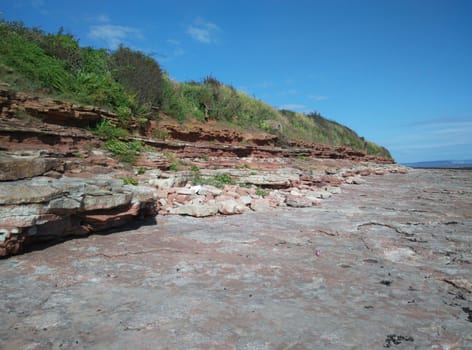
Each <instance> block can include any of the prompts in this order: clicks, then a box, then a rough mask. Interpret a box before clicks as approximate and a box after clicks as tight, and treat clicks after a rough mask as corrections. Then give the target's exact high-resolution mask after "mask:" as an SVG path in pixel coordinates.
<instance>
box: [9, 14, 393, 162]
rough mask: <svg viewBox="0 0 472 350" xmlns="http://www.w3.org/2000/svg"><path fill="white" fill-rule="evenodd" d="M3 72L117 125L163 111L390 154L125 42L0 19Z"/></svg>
mask: <svg viewBox="0 0 472 350" xmlns="http://www.w3.org/2000/svg"><path fill="white" fill-rule="evenodd" d="M0 47H2V50H0V77H1V80H3V82H6V83H8V84H9V85H10V87H11V88H13V89H16V90H21V91H33V92H36V93H41V94H45V95H50V96H52V97H57V98H62V99H65V100H68V101H72V102H76V103H81V104H89V105H96V106H99V107H103V108H107V109H109V110H111V111H112V112H114V113H116V114H117V115H118V117H119V120H120V124H121V125H120V126H121V127H122V128H124V129H126V128H129V127H130V125H131V124H132V123H133V124H134V125H135V124H136V121H138V122H139V121H146V120H149V119H155V118H159V115H162V114H166V115H168V116H170V117H172V118H175V119H176V120H177V121H179V122H180V123H182V124H185V123H186V121H187V120H189V119H193V120H195V119H197V120H199V121H200V122H201V123H206V122H209V121H213V122H215V121H216V122H217V123H221V124H222V125H224V126H225V127H226V128H227V127H234V128H237V129H240V130H248V131H263V132H267V133H271V134H274V135H277V136H278V138H279V140H282V142H283V141H284V140H285V141H287V143H288V141H289V140H295V141H304V142H309V143H325V144H329V145H339V146H348V147H351V148H353V149H356V150H362V151H365V152H366V153H367V154H371V155H378V156H383V157H388V158H391V156H390V153H389V152H388V150H387V149H385V148H384V147H381V146H379V145H377V144H375V143H373V142H370V141H367V140H365V139H364V138H362V137H359V136H358V135H357V133H356V132H354V131H353V130H351V129H349V128H347V127H345V126H343V125H341V124H339V123H336V122H334V121H330V120H328V119H326V118H324V117H323V116H322V115H320V114H319V113H317V112H313V113H309V114H303V113H298V112H293V111H289V110H277V109H275V108H273V107H271V106H269V105H268V104H266V103H264V102H263V101H261V100H258V99H255V98H252V97H250V96H248V95H247V94H245V93H243V92H241V91H237V90H236V89H234V88H233V87H232V86H230V85H226V84H223V83H222V82H220V81H218V80H217V79H216V78H214V77H211V76H209V77H206V78H204V79H203V80H202V81H199V82H176V81H173V80H171V79H170V78H169V76H168V75H167V74H166V73H165V72H163V71H162V69H161V68H160V65H159V63H158V62H157V61H156V60H154V58H152V57H150V56H148V55H146V54H143V53H142V52H139V51H135V50H131V49H129V48H126V47H123V46H120V47H119V48H118V49H117V50H115V51H112V52H110V51H107V50H105V49H94V48H91V47H81V46H80V45H79V42H78V40H76V39H75V38H74V37H73V36H72V35H70V34H66V33H64V32H63V31H62V30H59V31H58V32H57V33H55V34H52V33H46V32H43V31H42V30H40V29H31V28H26V27H24V26H23V25H22V24H21V23H17V22H5V21H3V22H0Z"/></svg>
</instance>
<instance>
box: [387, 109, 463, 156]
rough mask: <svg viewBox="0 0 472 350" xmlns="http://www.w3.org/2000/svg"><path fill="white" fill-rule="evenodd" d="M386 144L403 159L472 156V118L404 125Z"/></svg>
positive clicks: (439, 119)
mask: <svg viewBox="0 0 472 350" xmlns="http://www.w3.org/2000/svg"><path fill="white" fill-rule="evenodd" d="M403 128H404V129H403V133H402V135H401V136H397V137H395V138H391V139H390V140H385V142H384V144H385V146H387V148H388V149H390V150H391V151H392V152H393V153H394V154H397V155H398V156H400V157H401V158H402V159H399V160H400V161H404V162H407V161H421V160H440V159H466V158H467V159H470V158H472V151H471V149H472V119H460V118H436V119H430V120H424V121H420V122H414V123H410V124H408V125H404V126H403Z"/></svg>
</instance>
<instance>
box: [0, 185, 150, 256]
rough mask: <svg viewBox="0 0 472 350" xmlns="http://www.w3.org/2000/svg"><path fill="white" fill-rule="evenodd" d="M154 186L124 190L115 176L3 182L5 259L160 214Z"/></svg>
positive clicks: (0, 213) (0, 244) (1, 250)
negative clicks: (39, 244)
mask: <svg viewBox="0 0 472 350" xmlns="http://www.w3.org/2000/svg"><path fill="white" fill-rule="evenodd" d="M155 206H156V196H155V191H154V190H153V189H152V188H150V187H143V186H124V185H123V181H122V180H114V179H111V178H109V177H103V178H102V179H100V177H96V178H95V179H93V180H91V179H88V180H87V179H78V178H67V177H62V178H60V179H52V178H48V177H35V178H33V179H29V180H19V181H11V182H0V256H8V255H12V254H17V253H18V252H20V251H21V249H22V248H23V245H24V244H26V243H30V242H31V241H38V240H46V239H51V238H58V237H64V236H70V235H84V234H89V233H92V232H96V231H101V230H104V229H109V228H111V227H116V226H121V225H123V224H125V223H128V222H130V221H131V220H132V219H133V218H135V217H138V216H145V215H155V214H156V212H155Z"/></svg>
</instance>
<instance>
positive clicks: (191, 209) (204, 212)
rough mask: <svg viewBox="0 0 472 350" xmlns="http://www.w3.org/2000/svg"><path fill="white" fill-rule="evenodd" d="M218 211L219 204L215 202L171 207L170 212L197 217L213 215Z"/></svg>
mask: <svg viewBox="0 0 472 350" xmlns="http://www.w3.org/2000/svg"><path fill="white" fill-rule="evenodd" d="M217 213H218V205H217V204H215V203H207V204H185V205H182V206H180V207H177V208H170V209H169V214H177V215H188V216H194V217H197V218H201V217H206V216H213V215H216V214H217Z"/></svg>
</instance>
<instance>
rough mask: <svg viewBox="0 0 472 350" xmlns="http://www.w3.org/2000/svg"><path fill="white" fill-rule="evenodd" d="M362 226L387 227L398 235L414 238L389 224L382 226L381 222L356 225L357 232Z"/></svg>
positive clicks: (411, 234)
mask: <svg viewBox="0 0 472 350" xmlns="http://www.w3.org/2000/svg"><path fill="white" fill-rule="evenodd" d="M364 226H383V227H388V228H390V229H392V230H394V231H395V232H396V233H399V234H401V235H404V236H406V237H413V236H414V234H413V233H409V232H405V231H402V230H400V229H399V228H398V227H396V226H393V225H390V224H384V223H382V222H374V221H370V222H366V223H363V224H360V225H358V226H357V230H358V231H359V230H360V228H361V227H364Z"/></svg>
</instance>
